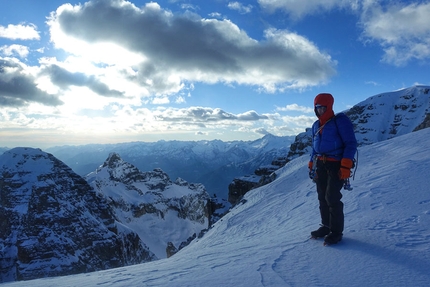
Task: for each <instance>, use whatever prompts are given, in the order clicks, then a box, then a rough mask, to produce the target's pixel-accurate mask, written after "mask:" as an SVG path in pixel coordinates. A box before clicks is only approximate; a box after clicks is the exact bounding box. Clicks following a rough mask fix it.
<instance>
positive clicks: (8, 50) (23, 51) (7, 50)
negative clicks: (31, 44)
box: [0, 44, 30, 58]
mask: <svg viewBox="0 0 430 287" xmlns="http://www.w3.org/2000/svg"><path fill="white" fill-rule="evenodd" d="M0 52H2V53H3V54H4V55H6V56H13V55H18V56H19V57H20V58H26V57H27V56H28V54H29V52H30V51H29V49H28V47H27V46H23V45H17V44H13V45H10V46H2V47H0Z"/></svg>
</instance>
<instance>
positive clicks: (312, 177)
mask: <svg viewBox="0 0 430 287" xmlns="http://www.w3.org/2000/svg"><path fill="white" fill-rule="evenodd" d="M313 166H314V163H313V162H312V161H310V162H309V163H308V168H309V178H310V179H312V181H315V179H316V175H317V174H316V172H315V170H312V167H313Z"/></svg>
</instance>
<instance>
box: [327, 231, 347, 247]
mask: <svg viewBox="0 0 430 287" xmlns="http://www.w3.org/2000/svg"><path fill="white" fill-rule="evenodd" d="M342 236H343V234H342V233H337V232H330V233H329V234H328V235H327V236H326V237H324V245H332V244H336V243H338V242H339V241H341V240H342Z"/></svg>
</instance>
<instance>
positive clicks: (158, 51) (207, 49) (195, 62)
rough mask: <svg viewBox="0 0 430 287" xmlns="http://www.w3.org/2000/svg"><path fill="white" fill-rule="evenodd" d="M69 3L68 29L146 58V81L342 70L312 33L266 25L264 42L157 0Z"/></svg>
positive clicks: (289, 78)
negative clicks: (172, 75) (310, 37)
mask: <svg viewBox="0 0 430 287" xmlns="http://www.w3.org/2000/svg"><path fill="white" fill-rule="evenodd" d="M76 8H77V7H75V9H62V10H58V14H54V15H53V17H52V19H51V22H52V23H53V22H58V23H59V24H60V27H61V29H62V30H63V31H64V32H65V33H66V34H68V35H70V36H73V37H75V38H78V39H82V40H84V41H87V42H93V43H95V42H98V43H103V42H113V43H118V44H120V45H122V46H123V47H126V48H127V49H129V50H131V51H133V52H137V53H140V54H142V55H144V56H145V57H146V59H147V60H146V61H145V64H144V65H142V66H140V70H139V75H138V79H140V82H142V83H144V82H145V81H146V79H154V78H155V79H158V80H159V82H160V83H159V85H160V87H162V86H163V83H162V82H163V81H165V78H163V77H162V76H161V75H164V76H166V74H167V73H177V74H180V75H181V78H182V79H185V80H190V81H193V80H196V78H197V80H199V81H204V82H217V81H224V82H236V83H239V84H251V85H266V84H267V85H278V84H283V83H288V84H291V85H295V86H297V85H302V86H308V85H315V84H318V83H321V82H324V81H326V80H327V79H328V78H329V77H330V76H332V75H333V74H334V73H335V70H334V66H335V62H334V61H332V60H331V58H330V57H329V56H328V55H325V54H323V53H321V52H319V51H318V49H317V48H316V47H315V46H314V45H313V44H312V43H311V42H310V41H307V40H306V39H305V38H303V37H301V36H299V35H297V34H294V33H290V32H288V31H285V30H280V31H279V30H273V31H270V30H269V31H266V35H265V40H264V41H256V40H254V39H252V38H250V37H249V36H248V35H247V34H246V33H245V32H244V31H242V30H240V29H239V28H238V27H237V26H236V25H235V24H233V23H232V22H230V21H228V20H216V19H203V18H201V17H200V16H198V15H196V14H193V13H191V12H187V13H185V14H174V13H171V12H168V11H166V10H163V9H162V8H160V6H158V4H156V3H150V4H147V5H146V6H144V7H142V8H138V7H136V6H134V5H133V4H132V3H130V2H125V1H121V0H115V1H114V0H112V1H90V2H87V3H85V4H84V5H82V6H80V8H79V9H76Z"/></svg>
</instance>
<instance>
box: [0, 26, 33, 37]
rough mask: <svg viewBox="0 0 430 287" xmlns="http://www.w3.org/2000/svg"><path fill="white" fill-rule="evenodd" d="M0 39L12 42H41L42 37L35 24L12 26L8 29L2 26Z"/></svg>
mask: <svg viewBox="0 0 430 287" xmlns="http://www.w3.org/2000/svg"><path fill="white" fill-rule="evenodd" d="M0 37H2V38H8V39H12V40H17V39H20V40H39V39H40V35H39V33H38V32H37V27H36V26H35V25H33V24H28V25H22V24H19V25H12V24H9V25H8V26H7V27H4V26H1V25H0Z"/></svg>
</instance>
